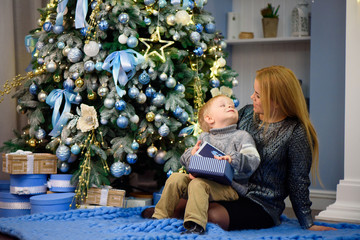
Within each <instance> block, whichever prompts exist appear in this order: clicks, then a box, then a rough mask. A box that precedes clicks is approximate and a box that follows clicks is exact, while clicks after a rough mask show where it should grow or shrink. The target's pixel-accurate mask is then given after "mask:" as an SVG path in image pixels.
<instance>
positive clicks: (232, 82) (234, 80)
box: [231, 78, 239, 87]
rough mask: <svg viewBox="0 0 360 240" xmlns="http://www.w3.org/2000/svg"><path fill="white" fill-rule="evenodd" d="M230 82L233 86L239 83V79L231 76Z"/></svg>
mask: <svg viewBox="0 0 360 240" xmlns="http://www.w3.org/2000/svg"><path fill="white" fill-rule="evenodd" d="M231 84H232V85H233V87H236V86H237V85H239V81H238V80H237V79H236V78H233V79H232V81H231Z"/></svg>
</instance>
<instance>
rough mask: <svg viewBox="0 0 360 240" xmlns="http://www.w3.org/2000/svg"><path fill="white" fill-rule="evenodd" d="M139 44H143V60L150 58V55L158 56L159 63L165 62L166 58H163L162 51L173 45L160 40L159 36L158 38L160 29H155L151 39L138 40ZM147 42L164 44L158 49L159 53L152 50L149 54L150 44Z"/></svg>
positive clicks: (172, 42)
mask: <svg viewBox="0 0 360 240" xmlns="http://www.w3.org/2000/svg"><path fill="white" fill-rule="evenodd" d="M139 40H140V42H142V43H143V44H145V46H146V47H147V48H146V51H145V54H144V57H145V58H148V57H150V56H151V55H156V56H158V57H159V58H160V59H161V61H163V62H165V61H166V57H165V53H164V49H165V48H167V47H169V46H170V45H172V44H174V41H167V40H162V39H161V36H160V28H159V27H156V31H155V32H154V33H153V34H152V35H151V38H139ZM147 42H151V43H156V42H159V43H165V45H163V46H162V47H160V49H159V50H160V53H159V52H158V51H157V50H153V51H151V52H150V53H149V51H150V49H151V46H150V44H148V43H147Z"/></svg>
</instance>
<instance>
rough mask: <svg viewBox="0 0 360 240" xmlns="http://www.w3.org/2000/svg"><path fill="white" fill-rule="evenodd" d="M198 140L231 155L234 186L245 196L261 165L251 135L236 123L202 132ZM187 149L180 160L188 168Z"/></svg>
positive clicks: (189, 153) (189, 152)
mask: <svg viewBox="0 0 360 240" xmlns="http://www.w3.org/2000/svg"><path fill="white" fill-rule="evenodd" d="M198 140H200V141H201V143H203V142H204V141H206V142H208V143H210V144H211V145H213V146H214V147H216V148H218V149H219V150H221V151H223V152H224V153H225V154H226V155H230V157H231V160H232V161H231V166H232V167H233V168H234V178H233V181H232V184H231V185H232V187H233V188H234V189H235V190H236V191H237V192H238V193H239V195H241V196H244V195H245V194H246V192H247V184H248V180H249V177H250V176H251V175H252V174H253V173H254V171H255V170H256V168H257V167H258V166H259V163H260V158H259V153H258V152H257V150H256V148H255V142H254V140H253V138H252V137H251V135H250V134H249V133H247V132H246V131H243V130H238V129H236V124H233V125H230V126H228V127H225V128H216V129H211V130H210V132H203V133H201V134H200V136H199V138H198ZM192 149H193V148H189V149H187V150H186V151H185V152H184V154H183V155H182V156H181V158H180V161H181V164H183V165H184V166H185V167H186V168H188V166H189V162H190V157H191V150H192Z"/></svg>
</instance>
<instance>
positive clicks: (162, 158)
mask: <svg viewBox="0 0 360 240" xmlns="http://www.w3.org/2000/svg"><path fill="white" fill-rule="evenodd" d="M165 155H166V151H164V150H159V151H158V153H157V154H156V156H155V158H154V160H155V162H156V163H157V164H164V162H165Z"/></svg>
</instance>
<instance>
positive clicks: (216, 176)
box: [188, 155, 234, 185]
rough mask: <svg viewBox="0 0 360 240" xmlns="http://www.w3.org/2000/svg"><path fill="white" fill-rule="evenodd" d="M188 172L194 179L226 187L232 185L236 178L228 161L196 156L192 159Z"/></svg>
mask: <svg viewBox="0 0 360 240" xmlns="http://www.w3.org/2000/svg"><path fill="white" fill-rule="evenodd" d="M188 172H189V173H191V174H192V175H193V176H194V177H200V178H206V179H209V180H212V181H215V182H218V183H221V184H226V185H230V184H231V182H232V179H233V177H234V169H233V167H232V166H231V165H230V163H229V162H228V161H225V160H218V159H215V158H208V157H201V156H196V155H194V156H192V157H191V158H190V163H189V167H188Z"/></svg>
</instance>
